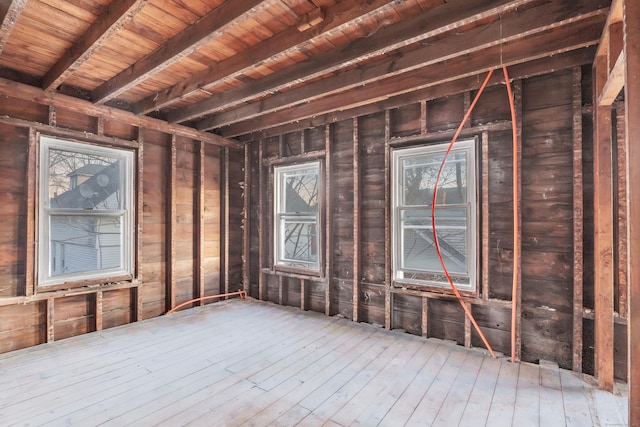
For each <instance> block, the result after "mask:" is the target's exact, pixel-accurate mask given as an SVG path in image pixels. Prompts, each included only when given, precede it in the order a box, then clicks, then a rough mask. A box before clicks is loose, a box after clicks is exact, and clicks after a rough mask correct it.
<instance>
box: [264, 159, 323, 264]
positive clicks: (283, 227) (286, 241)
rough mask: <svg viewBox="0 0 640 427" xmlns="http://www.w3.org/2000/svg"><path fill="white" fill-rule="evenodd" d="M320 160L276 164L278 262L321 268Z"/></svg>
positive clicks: (275, 206) (276, 259) (275, 217)
mask: <svg viewBox="0 0 640 427" xmlns="http://www.w3.org/2000/svg"><path fill="white" fill-rule="evenodd" d="M320 182H321V181H320V164H319V162H313V163H305V164H302V165H293V166H280V167H275V168H274V184H275V191H274V195H275V203H274V209H275V212H274V227H275V230H274V236H275V239H274V240H275V242H274V248H275V257H274V262H275V264H276V265H280V266H286V267H295V268H301V269H308V270H314V271H319V270H320V260H319V256H318V255H319V253H320V239H319V238H318V236H319V234H320V233H319V223H318V213H319V212H320V208H321V207H320V202H319V201H320V190H321V188H320Z"/></svg>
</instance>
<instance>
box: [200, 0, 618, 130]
mask: <svg viewBox="0 0 640 427" xmlns="http://www.w3.org/2000/svg"><path fill="white" fill-rule="evenodd" d="M569 4H572V5H574V3H573V2H570V1H567V2H566V3H565V4H562V3H556V4H554V5H553V10H550V8H549V5H548V4H546V5H541V6H539V7H535V8H529V9H527V10H525V11H524V12H522V13H518V14H514V15H513V14H512V15H508V16H507V17H505V18H503V19H501V20H500V21H495V22H493V23H492V24H490V25H489V26H481V27H476V28H474V29H471V30H468V31H464V32H457V33H456V34H455V35H452V36H450V37H451V38H452V39H451V40H449V39H448V38H445V39H444V40H447V43H442V44H440V43H437V44H429V45H425V46H423V47H421V48H419V49H416V50H413V51H411V52H408V53H407V54H405V55H403V56H402V57H401V58H396V57H392V58H388V59H387V58H385V59H383V60H379V61H376V62H375V63H371V64H367V65H365V66H362V67H359V68H358V69H356V70H353V71H349V72H345V73H340V74H338V75H336V76H335V77H334V78H325V79H322V80H320V81H318V82H315V83H309V84H306V85H303V86H301V87H298V88H295V89H292V90H289V91H286V92H283V93H279V94H276V95H274V96H272V97H270V98H268V99H265V100H263V101H262V102H260V103H251V104H246V105H243V106H240V107H239V108H235V109H233V110H230V111H227V112H223V113H220V114H217V115H215V116H211V117H208V118H206V119H204V120H202V121H200V122H198V124H197V127H198V129H200V130H208V129H212V128H219V127H222V126H225V125H229V124H231V123H235V122H238V121H244V120H248V119H252V118H255V117H259V116H262V115H265V114H268V113H273V112H276V111H280V110H284V109H288V108H290V107H291V106H293V105H296V104H300V103H303V102H312V101H314V100H316V99H318V98H322V97H325V96H328V95H331V94H334V93H341V92H344V91H346V90H350V89H353V88H356V87H361V86H363V85H366V84H374V83H376V82H377V81H379V80H381V79H388V78H391V77H394V76H398V75H402V74H403V73H406V72H409V71H412V70H415V69H418V68H424V67H428V66H431V65H434V64H436V63H441V62H444V61H447V60H450V59H453V58H456V57H459V56H465V57H467V56H470V55H473V54H474V53H476V52H479V51H483V50H485V49H487V48H489V47H492V46H495V44H496V43H497V42H498V41H500V42H501V43H508V42H512V41H515V40H517V39H520V38H524V37H528V36H532V35H534V34H538V33H543V32H552V31H554V30H556V29H557V28H560V27H562V26H565V25H572V24H575V23H576V22H579V21H580V20H584V19H588V18H590V17H593V16H596V15H600V16H602V17H604V15H605V12H606V9H599V7H600V0H593V1H591V2H590V3H581V7H580V9H579V10H578V9H576V8H575V7H574V8H573V10H574V12H573V13H574V14H572V15H567V9H572V8H570V7H568V5H569ZM603 19H604V18H603Z"/></svg>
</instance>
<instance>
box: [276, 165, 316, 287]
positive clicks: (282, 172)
mask: <svg viewBox="0 0 640 427" xmlns="http://www.w3.org/2000/svg"><path fill="white" fill-rule="evenodd" d="M309 169H315V170H316V173H317V175H318V196H317V197H318V201H317V206H318V209H317V211H316V212H315V213H313V212H285V211H284V203H285V192H286V187H285V186H286V180H285V176H286V175H287V174H290V173H295V172H300V171H306V170H309ZM273 176H274V180H273V182H274V192H273V194H274V203H273V207H274V211H273V236H274V238H273V263H274V268H276V269H284V270H286V269H290V270H300V271H302V272H309V273H311V274H313V275H319V274H320V273H321V271H322V270H321V268H322V258H323V257H322V252H321V249H322V244H321V243H322V228H321V220H322V210H323V209H324V202H323V200H324V199H323V185H322V165H321V163H320V161H314V162H305V163H298V164H294V165H286V166H274V167H273ZM291 220H293V221H296V222H307V223H312V224H315V235H316V242H315V250H316V254H317V257H316V262H307V261H300V260H290V259H286V258H284V246H283V245H284V236H283V233H284V229H285V227H284V226H285V224H286V222H287V221H291Z"/></svg>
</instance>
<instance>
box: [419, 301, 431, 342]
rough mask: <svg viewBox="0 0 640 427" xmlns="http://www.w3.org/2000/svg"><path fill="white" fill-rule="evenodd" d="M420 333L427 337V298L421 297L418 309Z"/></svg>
mask: <svg viewBox="0 0 640 427" xmlns="http://www.w3.org/2000/svg"><path fill="white" fill-rule="evenodd" d="M420 333H421V335H422V336H423V337H425V338H428V337H429V298H427V297H426V296H423V297H422V307H421V310H420Z"/></svg>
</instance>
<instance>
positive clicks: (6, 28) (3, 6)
mask: <svg viewBox="0 0 640 427" xmlns="http://www.w3.org/2000/svg"><path fill="white" fill-rule="evenodd" d="M26 4H27V0H2V1H0V53H2V50H3V49H4V45H5V43H6V42H7V40H8V39H9V36H10V35H11V32H12V31H13V27H14V26H15V25H16V22H17V21H18V17H19V16H20V14H21V13H22V10H23V9H24V7H25V6H26Z"/></svg>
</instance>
